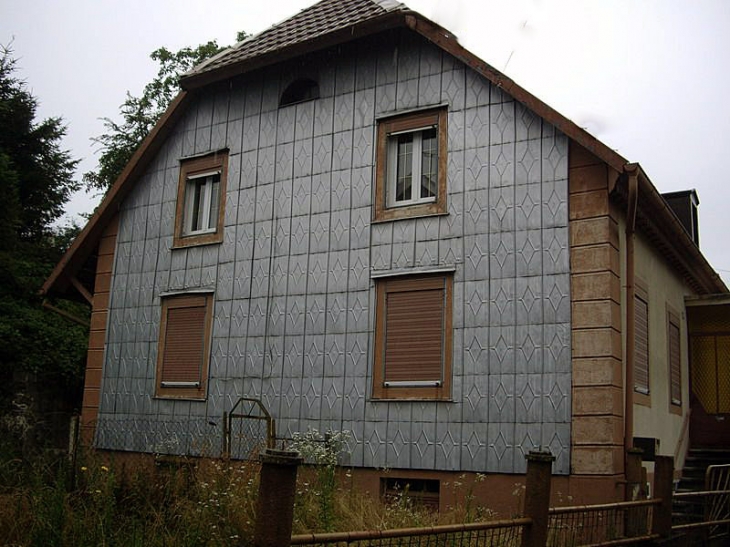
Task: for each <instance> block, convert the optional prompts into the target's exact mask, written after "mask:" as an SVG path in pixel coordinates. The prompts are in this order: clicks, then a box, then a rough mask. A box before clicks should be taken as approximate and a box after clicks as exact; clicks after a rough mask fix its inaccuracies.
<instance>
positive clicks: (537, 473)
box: [522, 452, 555, 547]
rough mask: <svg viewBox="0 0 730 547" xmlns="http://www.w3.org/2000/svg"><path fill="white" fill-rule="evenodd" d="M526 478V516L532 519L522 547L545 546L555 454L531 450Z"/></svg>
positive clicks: (528, 456) (524, 535) (526, 529)
mask: <svg viewBox="0 0 730 547" xmlns="http://www.w3.org/2000/svg"><path fill="white" fill-rule="evenodd" d="M525 458H526V459H527V477H526V479H525V503H524V516H525V517H528V518H530V519H532V524H531V525H530V526H528V527H526V528H525V530H524V532H523V535H522V547H545V545H547V537H548V520H549V516H548V510H549V508H550V479H551V475H552V467H553V462H554V461H555V456H553V455H552V454H550V452H530V453H528V454H527V456H525Z"/></svg>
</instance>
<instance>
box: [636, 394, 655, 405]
mask: <svg viewBox="0 0 730 547" xmlns="http://www.w3.org/2000/svg"><path fill="white" fill-rule="evenodd" d="M634 404H635V405H641V406H648V407H651V395H650V394H644V393H639V392H638V391H634Z"/></svg>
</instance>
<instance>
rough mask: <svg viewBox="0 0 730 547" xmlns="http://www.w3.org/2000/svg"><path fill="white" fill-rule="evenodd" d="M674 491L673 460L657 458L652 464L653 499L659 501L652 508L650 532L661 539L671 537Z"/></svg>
mask: <svg viewBox="0 0 730 547" xmlns="http://www.w3.org/2000/svg"><path fill="white" fill-rule="evenodd" d="M673 489H674V458H673V457H672V456H657V457H656V461H655V462H654V499H661V500H662V502H661V504H660V505H655V506H654V516H653V518H652V521H651V522H652V525H651V531H652V533H654V534H659V535H660V536H661V537H662V538H668V537H670V536H671V535H672V491H673Z"/></svg>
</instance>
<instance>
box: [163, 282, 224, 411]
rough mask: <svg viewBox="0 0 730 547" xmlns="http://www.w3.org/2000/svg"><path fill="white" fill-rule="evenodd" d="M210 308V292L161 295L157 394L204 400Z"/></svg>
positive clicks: (210, 322)
mask: <svg viewBox="0 0 730 547" xmlns="http://www.w3.org/2000/svg"><path fill="white" fill-rule="evenodd" d="M212 309H213V295H212V294H183V295H175V296H167V297H163V299H162V316H161V320H160V342H159V346H158V350H157V392H156V395H157V396H160V397H180V398H186V399H205V393H206V380H207V378H208V361H209V359H210V337H211V329H212Z"/></svg>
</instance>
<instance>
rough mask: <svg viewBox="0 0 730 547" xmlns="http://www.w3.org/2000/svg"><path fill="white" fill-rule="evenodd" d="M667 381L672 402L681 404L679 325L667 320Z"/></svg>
mask: <svg viewBox="0 0 730 547" xmlns="http://www.w3.org/2000/svg"><path fill="white" fill-rule="evenodd" d="M669 383H670V397H671V401H672V404H674V405H681V404H682V369H681V354H680V345H679V325H678V324H677V323H675V322H674V321H671V320H670V321H669Z"/></svg>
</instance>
